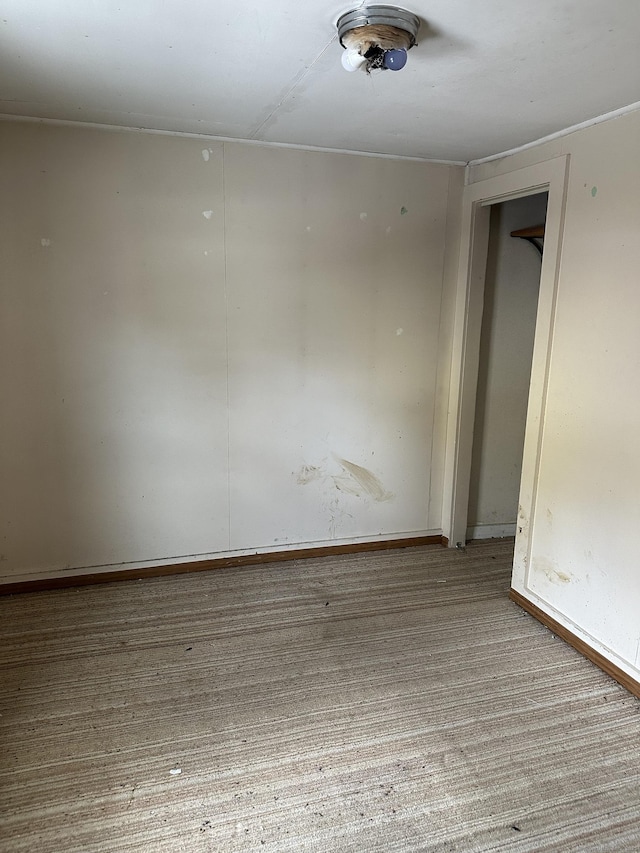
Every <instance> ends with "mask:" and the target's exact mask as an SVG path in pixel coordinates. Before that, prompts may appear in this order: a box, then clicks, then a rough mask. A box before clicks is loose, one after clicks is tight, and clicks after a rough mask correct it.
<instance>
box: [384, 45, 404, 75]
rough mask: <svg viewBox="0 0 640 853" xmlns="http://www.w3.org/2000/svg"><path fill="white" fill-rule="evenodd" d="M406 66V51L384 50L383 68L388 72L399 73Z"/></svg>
mask: <svg viewBox="0 0 640 853" xmlns="http://www.w3.org/2000/svg"><path fill="white" fill-rule="evenodd" d="M406 64H407V51H406V50H396V49H393V50H385V52H384V67H385V68H388V69H389V71H400V69H401V68H404V66H405V65H406Z"/></svg>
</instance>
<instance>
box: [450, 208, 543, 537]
mask: <svg viewBox="0 0 640 853" xmlns="http://www.w3.org/2000/svg"><path fill="white" fill-rule="evenodd" d="M547 200H548V193H547V192H541V193H537V194H535V195H526V196H523V197H520V198H513V199H510V200H508V201H503V202H497V203H495V204H492V205H491V206H490V220H489V239H488V247H487V262H486V269H485V276H484V299H483V308H482V323H481V331H480V345H479V360H478V381H477V390H476V399H475V416H474V422H473V444H472V451H471V473H470V481H469V500H468V507H467V527H466V537H465V538H466V540H471V539H490V538H501V537H511V536H515V534H516V524H517V515H518V496H519V491H520V479H521V474H522V457H523V448H524V436H525V425H526V420H527V404H528V398H529V387H530V380H531V365H532V358H533V344H534V338H535V331H536V318H537V313H538V296H539V290H540V276H541V261H542V258H541V255H542V246H543V238H539V237H536V236H531V235H532V234H535V235H539V234H540V233H544V223H545V221H546V213H547Z"/></svg>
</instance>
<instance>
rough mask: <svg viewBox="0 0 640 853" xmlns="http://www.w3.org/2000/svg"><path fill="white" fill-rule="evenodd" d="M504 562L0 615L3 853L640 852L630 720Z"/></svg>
mask: <svg viewBox="0 0 640 853" xmlns="http://www.w3.org/2000/svg"><path fill="white" fill-rule="evenodd" d="M511 548H512V545H511V543H509V542H489V543H483V544H478V545H473V546H471V547H469V548H468V549H467V551H466V552H464V553H462V552H456V551H447V550H444V549H441V548H439V547H433V548H409V549H405V550H400V551H386V552H378V553H369V554H362V555H349V556H342V557H333V558H323V559H316V560H305V561H297V562H289V563H280V564H271V565H264V566H259V567H247V568H235V569H229V570H219V571H212V572H207V573H202V574H193V575H181V576H174V577H169V578H158V579H154V580H144V581H130V582H126V583H119V584H108V585H101V586H93V587H84V588H81V589H77V590H61V591H54V592H43V593H32V594H28V595H20V596H13V597H5V598H3V599H0V625H1V628H0V634H1V637H2V639H1V643H0V660H1V666H2V682H1V685H0V714H1V716H0V748H1V751H0V821H1V823H0V834H1V839H2V840H1V841H0V849H1V850H2V851H3V853H23V851H24V852H25V853H27V851H28V853H33V851H37V853H94V851H114V853H115V851H126V853H133V851H136V853H138V851H145V853H155V851H158V853H174V851H196V853H199V851H215V853H227V851H229V852H230V853H232V851H258V850H259V851H262V850H266V851H269V850H271V851H283V853H284V851H322V852H323V853H327V851H329V853H334V851H336V853H337V851H340V852H342V851H347V852H348V851H367V853H368V851H434V853H435V851H498V850H502V851H510V853H525V851H526V853H533V851H536V853H541V851H562V853H569V851H576V852H577V851H580V853H596V851H597V853H602V852H603V851H626V853H630V851H638V850H640V714H639V710H640V702H639V701H638V700H637V699H635V698H633V697H632V696H631V695H629V694H628V693H627V692H626V691H625V690H624V689H623V688H622V687H620V686H619V685H617V684H616V683H615V682H614V681H612V680H610V679H609V678H608V677H607V676H606V675H604V674H603V673H602V672H600V670H598V669H597V668H596V667H594V666H593V665H592V664H590V663H589V662H588V661H586V660H585V659H583V658H582V657H581V656H580V655H579V654H578V653H577V652H575V651H573V650H572V649H571V648H569V647H568V646H566V645H565V644H564V643H563V642H562V641H561V640H558V639H556V638H554V636H553V635H552V634H551V633H550V632H549V631H548V630H547V629H546V628H544V627H542V626H541V625H540V624H538V623H537V622H536V621H535V620H534V619H532V618H531V617H530V616H528V615H527V614H525V613H524V612H523V611H522V610H520V609H519V608H518V607H517V606H516V605H515V604H513V603H511V602H510V601H509V600H508V599H507V593H508V588H509V566H510V558H511Z"/></svg>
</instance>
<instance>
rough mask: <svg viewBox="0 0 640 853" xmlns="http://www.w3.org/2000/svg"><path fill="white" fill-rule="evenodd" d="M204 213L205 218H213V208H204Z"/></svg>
mask: <svg viewBox="0 0 640 853" xmlns="http://www.w3.org/2000/svg"><path fill="white" fill-rule="evenodd" d="M202 215H203V216H204V218H205V219H211V217H212V216H213V210H203V211H202Z"/></svg>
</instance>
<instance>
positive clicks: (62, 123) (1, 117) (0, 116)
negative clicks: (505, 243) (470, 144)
mask: <svg viewBox="0 0 640 853" xmlns="http://www.w3.org/2000/svg"><path fill="white" fill-rule="evenodd" d="M0 121H14V122H30V123H32V124H34V123H35V124H47V125H54V126H58V127H79V128H91V129H93V130H105V131H109V132H112V133H121V132H122V133H150V134H153V135H155V136H178V137H184V138H186V139H206V140H209V141H210V142H238V143H241V144H242V145H259V146H261V147H262V148H293V149H295V150H298V151H319V152H322V153H325V154H353V155H354V156H355V157H377V158H379V159H382V160H411V161H413V162H415V163H432V164H434V165H437V166H466V165H468V164H467V163H466V162H465V161H464V160H438V159H435V158H433V157H409V156H408V155H405V154H382V153H380V152H376V151H354V150H353V149H352V148H323V147H322V146H319V145H298V144H296V143H292V142H267V141H263V140H261V139H241V138H236V137H233V136H212V135H211V134H208V133H188V132H186V131H181V130H157V129H155V128H152V127H126V126H123V125H120V124H98V123H96V122H90V121H71V120H69V119H57V118H39V117H38V116H18V115H11V114H8V113H0Z"/></svg>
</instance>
